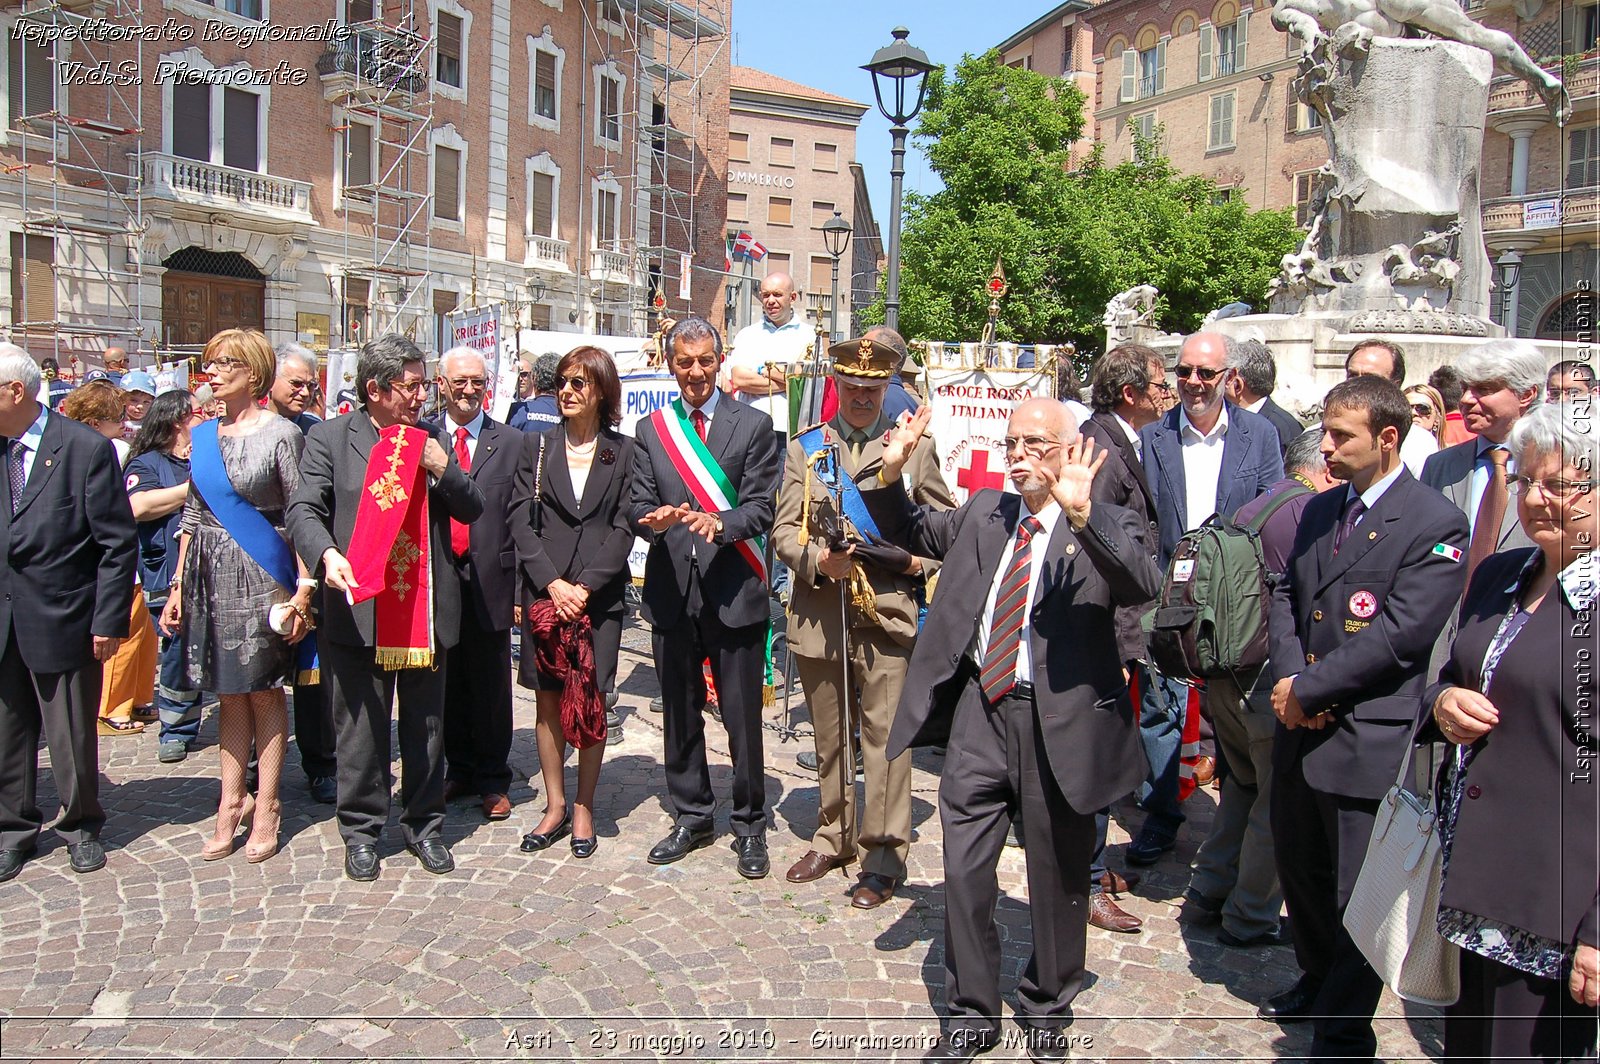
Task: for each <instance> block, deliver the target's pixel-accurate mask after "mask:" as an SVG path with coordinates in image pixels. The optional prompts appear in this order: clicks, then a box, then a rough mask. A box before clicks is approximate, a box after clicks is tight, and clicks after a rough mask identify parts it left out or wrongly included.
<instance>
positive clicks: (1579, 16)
mask: <svg viewBox="0 0 1600 1064" xmlns="http://www.w3.org/2000/svg"><path fill="white" fill-rule="evenodd" d="M1563 6H1564V7H1565V8H1566V10H1565V11H1564V12H1563V13H1562V16H1561V21H1562V25H1561V44H1562V52H1563V54H1566V55H1582V54H1583V53H1584V52H1587V51H1588V50H1589V49H1591V48H1593V47H1594V46H1595V44H1596V43H1597V39H1600V4H1582V5H1579V4H1569V5H1563Z"/></svg>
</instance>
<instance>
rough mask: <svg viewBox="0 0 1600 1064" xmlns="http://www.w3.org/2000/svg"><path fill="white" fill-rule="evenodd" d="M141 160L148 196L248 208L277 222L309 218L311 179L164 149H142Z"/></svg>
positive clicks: (307, 219) (197, 203) (232, 208)
mask: <svg viewBox="0 0 1600 1064" xmlns="http://www.w3.org/2000/svg"><path fill="white" fill-rule="evenodd" d="M141 159H142V160H143V163H144V191H145V194H146V195H151V196H156V197H158V198H162V199H170V200H176V201H177V202H179V203H190V204H193V205H195V206H198V207H214V208H221V209H223V210H235V211H246V212H249V213H252V214H255V215H258V216H262V217H270V218H274V219H276V220H279V221H287V222H304V223H310V222H311V221H312V217H311V185H310V183H309V182H306V181H291V180H289V179H288V178H284V177H274V176H273V175H272V174H258V173H255V172H254V171H251V170H236V169H234V168H233V167H231V166H218V165H216V164H215V163H208V162H201V161H200V160H198V159H186V158H184V157H182V156H179V155H168V154H165V153H163V152H146V153H144V154H143V155H142V156H141Z"/></svg>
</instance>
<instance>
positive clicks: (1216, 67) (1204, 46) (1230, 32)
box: [1197, 11, 1250, 81]
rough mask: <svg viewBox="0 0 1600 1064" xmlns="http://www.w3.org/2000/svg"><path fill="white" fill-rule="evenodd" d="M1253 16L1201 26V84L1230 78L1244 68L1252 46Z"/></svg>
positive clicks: (1199, 73)
mask: <svg viewBox="0 0 1600 1064" xmlns="http://www.w3.org/2000/svg"><path fill="white" fill-rule="evenodd" d="M1249 34H1250V13H1249V12H1248V11H1246V12H1244V13H1242V14H1241V15H1240V16H1239V17H1238V18H1237V19H1235V20H1233V21H1232V22H1224V23H1222V24H1221V25H1218V26H1213V25H1211V24H1210V23H1206V24H1204V25H1202V26H1201V27H1200V32H1199V34H1198V37H1199V40H1200V60H1199V68H1198V71H1197V76H1198V79H1199V80H1200V81H1210V80H1211V79H1212V78H1221V77H1227V76H1228V75H1229V74H1235V73H1238V72H1239V71H1242V70H1243V69H1244V68H1245V62H1246V59H1245V53H1246V45H1247V44H1248V43H1249V39H1250V37H1249Z"/></svg>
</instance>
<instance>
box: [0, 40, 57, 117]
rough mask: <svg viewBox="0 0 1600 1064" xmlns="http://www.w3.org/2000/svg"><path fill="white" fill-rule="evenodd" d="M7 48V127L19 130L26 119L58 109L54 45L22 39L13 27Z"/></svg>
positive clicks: (47, 42) (7, 41)
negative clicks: (55, 90)
mask: <svg viewBox="0 0 1600 1064" xmlns="http://www.w3.org/2000/svg"><path fill="white" fill-rule="evenodd" d="M6 46H7V47H6V68H7V69H6V72H7V78H6V83H7V94H8V95H7V105H8V112H9V115H8V117H9V121H8V122H7V125H8V127H9V128H11V129H19V128H21V123H22V120H23V119H24V118H26V117H28V116H29V115H42V114H45V113H47V112H49V111H50V110H51V109H52V108H54V107H55V95H54V89H55V86H54V84H53V83H54V81H55V45H54V44H53V43H51V42H49V41H37V40H32V39H27V40H25V39H22V38H19V37H17V35H16V32H15V27H13V30H12V32H10V33H8V34H6Z"/></svg>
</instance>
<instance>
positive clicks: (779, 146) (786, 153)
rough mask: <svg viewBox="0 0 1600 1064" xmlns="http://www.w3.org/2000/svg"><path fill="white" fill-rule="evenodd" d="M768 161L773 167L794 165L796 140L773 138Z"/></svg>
mask: <svg viewBox="0 0 1600 1064" xmlns="http://www.w3.org/2000/svg"><path fill="white" fill-rule="evenodd" d="M767 159H768V161H769V162H771V163H772V165H773V166H793V165H794V138H792V137H773V138H772V145H771V148H770V149H769V150H768V154H767Z"/></svg>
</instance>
